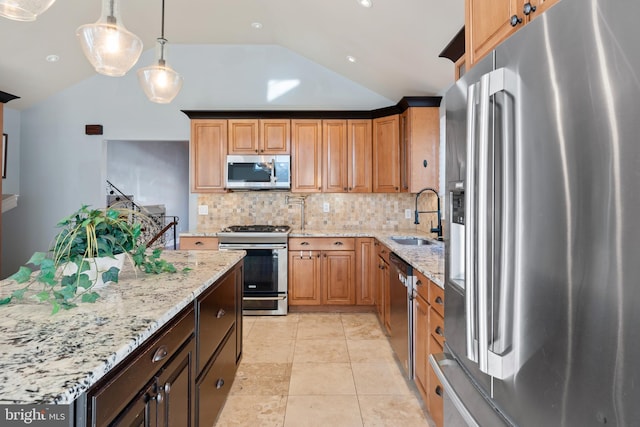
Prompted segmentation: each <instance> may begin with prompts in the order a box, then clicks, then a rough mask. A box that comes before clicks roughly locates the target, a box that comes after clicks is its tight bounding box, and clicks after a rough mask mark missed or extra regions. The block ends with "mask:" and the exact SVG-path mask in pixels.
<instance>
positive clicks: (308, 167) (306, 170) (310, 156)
mask: <svg viewBox="0 0 640 427" xmlns="http://www.w3.org/2000/svg"><path fill="white" fill-rule="evenodd" d="M321 159H322V122H321V121H320V120H292V121H291V162H292V165H291V174H292V180H293V182H292V185H291V192H292V193H295V192H298V193H319V192H321V191H322V160H321Z"/></svg>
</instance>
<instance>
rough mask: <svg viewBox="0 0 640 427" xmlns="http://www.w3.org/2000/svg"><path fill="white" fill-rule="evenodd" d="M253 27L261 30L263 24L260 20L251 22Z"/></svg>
mask: <svg viewBox="0 0 640 427" xmlns="http://www.w3.org/2000/svg"><path fill="white" fill-rule="evenodd" d="M251 28H254V29H256V30H259V29H260V28H262V24H261V23H260V22H252V23H251Z"/></svg>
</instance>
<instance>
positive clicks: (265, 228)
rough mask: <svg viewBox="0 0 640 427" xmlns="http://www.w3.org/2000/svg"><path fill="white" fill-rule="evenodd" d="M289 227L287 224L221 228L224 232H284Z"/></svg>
mask: <svg viewBox="0 0 640 427" xmlns="http://www.w3.org/2000/svg"><path fill="white" fill-rule="evenodd" d="M290 229H291V227H289V226H288V225H261V224H256V225H230V226H229V227H227V228H223V229H222V232H224V233H286V232H288V231H289V230H290Z"/></svg>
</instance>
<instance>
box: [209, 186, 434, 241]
mask: <svg viewBox="0 0 640 427" xmlns="http://www.w3.org/2000/svg"><path fill="white" fill-rule="evenodd" d="M287 196H288V197H289V198H290V199H291V200H290V202H291V203H289V204H287ZM300 196H303V197H305V202H304V203H305V208H304V211H305V212H304V213H305V229H323V228H329V229H358V228H360V229H371V228H378V229H381V230H390V231H392V230H410V229H414V228H416V225H414V223H413V221H414V217H413V212H414V210H415V194H333V193H331V194H329V193H322V194H299V193H289V192H279V191H263V192H261V191H250V192H235V193H225V194H200V195H199V196H198V204H199V205H207V206H208V207H209V214H208V215H202V216H198V226H197V227H198V230H201V231H217V230H219V229H221V228H224V227H226V226H229V225H234V224H270V225H276V224H288V225H290V226H291V227H292V228H293V229H294V230H300V228H301V221H300V219H301V207H300V205H299V204H294V203H293V200H294V199H297V198H299V197H300ZM325 203H328V205H329V212H323V206H324V204H325ZM436 204H437V198H436V196H435V194H426V193H423V194H422V195H421V196H420V198H419V200H418V209H419V210H421V211H423V210H435V209H436ZM405 209H410V210H411V218H410V219H406V218H405ZM431 221H433V226H434V227H435V226H436V224H437V222H436V214H420V224H419V225H418V226H417V228H418V229H419V230H421V231H426V232H429V229H430V227H431V224H430V222H431Z"/></svg>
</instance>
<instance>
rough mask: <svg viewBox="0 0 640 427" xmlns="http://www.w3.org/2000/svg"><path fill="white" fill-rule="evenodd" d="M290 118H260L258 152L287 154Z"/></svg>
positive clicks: (289, 146) (289, 144)
mask: <svg viewBox="0 0 640 427" xmlns="http://www.w3.org/2000/svg"><path fill="white" fill-rule="evenodd" d="M290 149H291V120H289V119H270V120H260V147H259V150H260V154H289V151H290Z"/></svg>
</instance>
